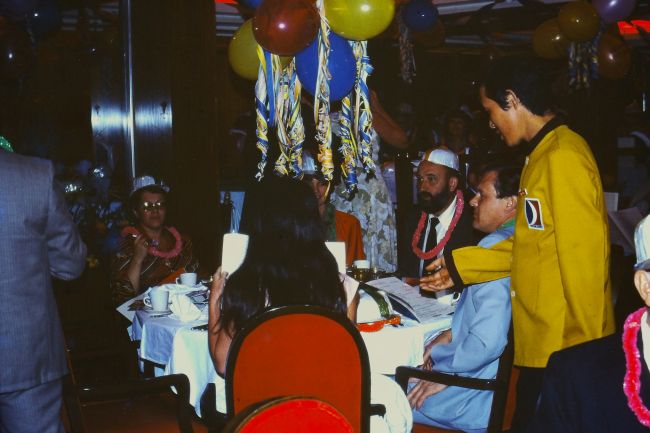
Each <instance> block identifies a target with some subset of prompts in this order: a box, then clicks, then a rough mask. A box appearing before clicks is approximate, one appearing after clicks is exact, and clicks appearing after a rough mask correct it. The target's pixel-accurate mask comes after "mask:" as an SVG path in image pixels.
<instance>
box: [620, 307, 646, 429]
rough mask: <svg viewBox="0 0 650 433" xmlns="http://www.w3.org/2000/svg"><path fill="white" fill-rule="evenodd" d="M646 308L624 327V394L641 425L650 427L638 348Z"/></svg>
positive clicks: (637, 312)
mask: <svg viewBox="0 0 650 433" xmlns="http://www.w3.org/2000/svg"><path fill="white" fill-rule="evenodd" d="M645 310H646V309H645V307H644V308H641V309H639V310H637V311H635V312H634V313H632V314H630V315H629V316H628V317H627V319H625V325H623V352H624V353H625V364H626V371H625V378H624V379H623V392H624V393H625V397H627V405H628V406H629V407H630V409H632V412H634V415H636V418H637V419H638V420H639V422H640V423H641V424H643V425H644V426H646V427H650V410H648V408H647V407H645V405H644V404H643V400H641V396H640V395H639V393H640V392H641V368H642V367H641V355H640V354H639V347H638V346H637V337H638V335H639V329H640V328H641V318H642V316H643V313H644V311H645Z"/></svg>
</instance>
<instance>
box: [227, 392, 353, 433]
mask: <svg viewBox="0 0 650 433" xmlns="http://www.w3.org/2000/svg"><path fill="white" fill-rule="evenodd" d="M288 431H290V432H292V433H354V429H353V428H352V426H351V425H350V423H349V422H348V421H347V420H346V419H345V417H344V416H343V415H342V414H341V413H340V412H339V411H338V410H336V408H334V407H333V406H332V405H330V404H327V403H325V402H323V401H320V400H315V399H308V398H303V397H279V398H276V399H272V400H270V401H267V402H261V403H255V404H252V405H251V406H249V407H247V408H246V409H244V410H243V411H241V412H239V413H238V414H237V416H235V417H234V418H233V419H232V420H230V422H228V424H227V425H226V427H225V428H224V429H223V431H222V432H221V433H258V432H265V433H284V432H288Z"/></svg>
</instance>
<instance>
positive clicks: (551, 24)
mask: <svg viewBox="0 0 650 433" xmlns="http://www.w3.org/2000/svg"><path fill="white" fill-rule="evenodd" d="M567 47H568V41H567V40H566V38H565V37H564V34H562V32H561V31H560V26H559V24H558V21H557V18H553V19H550V20H548V21H544V22H543V23H542V24H540V25H539V26H538V27H537V28H536V29H535V32H534V33H533V50H535V53H536V54H537V55H538V56H540V57H542V58H544V59H560V58H562V57H564V56H566V55H567Z"/></svg>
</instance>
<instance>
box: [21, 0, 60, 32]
mask: <svg viewBox="0 0 650 433" xmlns="http://www.w3.org/2000/svg"><path fill="white" fill-rule="evenodd" d="M27 23H28V24H29V28H30V29H31V31H32V32H33V34H34V36H36V37H37V38H38V37H41V36H43V35H45V34H46V33H49V32H51V31H53V30H57V29H58V28H59V27H61V13H60V12H59V8H58V7H57V5H56V2H55V1H53V0H41V1H39V2H38V5H37V6H36V9H35V10H34V11H33V12H31V13H30V14H29V15H28V17H27Z"/></svg>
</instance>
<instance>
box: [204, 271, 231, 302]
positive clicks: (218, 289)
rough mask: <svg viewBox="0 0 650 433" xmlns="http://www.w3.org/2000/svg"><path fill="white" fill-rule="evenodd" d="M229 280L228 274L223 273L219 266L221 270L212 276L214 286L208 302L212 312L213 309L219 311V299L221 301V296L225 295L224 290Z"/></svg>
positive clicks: (211, 288) (211, 285) (212, 285)
mask: <svg viewBox="0 0 650 433" xmlns="http://www.w3.org/2000/svg"><path fill="white" fill-rule="evenodd" d="M227 278H228V272H222V271H221V266H219V269H217V270H216V272H215V273H214V275H212V284H210V299H209V301H208V303H209V305H210V310H211V311H212V309H213V307H215V308H217V309H219V304H218V303H219V299H221V295H223V288H224V286H225V285H226V279H227Z"/></svg>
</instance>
